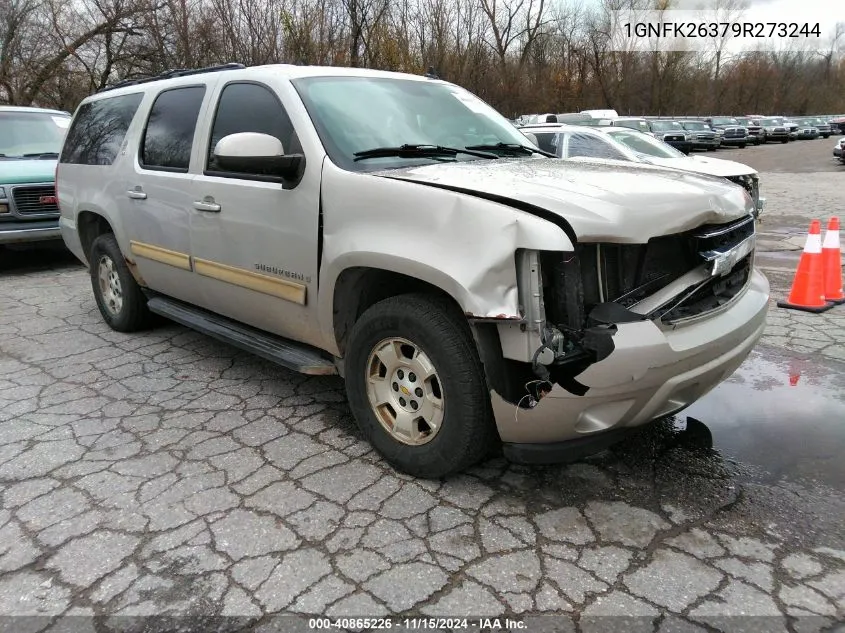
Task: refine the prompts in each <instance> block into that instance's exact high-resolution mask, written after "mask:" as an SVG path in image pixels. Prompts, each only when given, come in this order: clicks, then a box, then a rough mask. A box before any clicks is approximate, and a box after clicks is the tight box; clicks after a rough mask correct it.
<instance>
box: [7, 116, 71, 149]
mask: <svg viewBox="0 0 845 633" xmlns="http://www.w3.org/2000/svg"><path fill="white" fill-rule="evenodd" d="M69 125H70V117H69V116H67V115H64V114H56V113H48V112H15V111H11V112H8V111H7V112H2V111H0V157H4V158H23V157H25V156H26V157H29V156H32V157H38V156H41V155H42V154H58V152H59V151H61V149H62V141H63V140H64V138H65V133H66V132H67V128H68V126H69Z"/></svg>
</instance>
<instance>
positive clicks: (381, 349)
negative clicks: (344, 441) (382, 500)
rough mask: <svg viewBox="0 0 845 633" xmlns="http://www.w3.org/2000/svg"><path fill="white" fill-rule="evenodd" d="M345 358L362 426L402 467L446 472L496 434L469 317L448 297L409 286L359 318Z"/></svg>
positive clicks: (422, 473) (461, 465) (430, 474)
mask: <svg viewBox="0 0 845 633" xmlns="http://www.w3.org/2000/svg"><path fill="white" fill-rule="evenodd" d="M345 365H346V366H345V376H346V393H347V397H348V399H349V406H350V408H351V409H352V413H353V415H354V416H355V420H356V421H357V423H358V426H359V428H360V429H361V432H362V433H363V434H364V435H365V436H366V437H367V439H368V440H369V441H370V443H371V444H372V445H373V447H374V448H375V449H376V450H377V451H378V452H379V453H380V454H381V455H382V456H383V457H384V458H385V459H386V460H387V461H388V462H389V463H390V464H391V465H392V466H394V467H395V468H396V469H398V470H401V471H403V472H405V473H408V474H409V475H413V476H415V477H421V478H440V477H445V476H447V475H450V474H453V473H456V472H459V471H461V470H464V469H466V468H468V467H469V466H472V465H473V464H475V463H477V462H478V461H480V460H481V459H482V458H484V457H485V456H486V455H487V454H488V453H489V452H490V450H491V449H492V448H493V446H494V445H495V443H496V442H497V440H498V433H497V432H496V427H495V424H494V421H493V414H492V407H491V406H490V394H489V391H488V388H487V385H486V380H485V378H484V369H483V367H482V365H481V361H480V360H479V357H478V351H477V349H476V347H475V344H474V342H473V339H472V336H471V333H470V330H469V327H468V326H467V323H466V319H465V318H464V316H463V315H462V314H461V313H460V311H459V310H457V309H455V308H454V306H452V305H451V304H450V303H449V302H448V301H447V300H445V299H442V298H439V297H434V296H430V295H424V294H408V295H401V296H397V297H391V298H389V299H385V300H384V301H380V302H378V303H376V304H375V305H373V306H372V307H370V308H369V309H368V310H367V311H366V312H364V314H362V315H361V317H360V318H359V319H358V320H357V321H356V322H355V325H354V326H353V328H352V331H351V333H350V336H349V343H348V348H347V355H346V363H345ZM429 421H430V422H432V423H431V424H428V422H429Z"/></svg>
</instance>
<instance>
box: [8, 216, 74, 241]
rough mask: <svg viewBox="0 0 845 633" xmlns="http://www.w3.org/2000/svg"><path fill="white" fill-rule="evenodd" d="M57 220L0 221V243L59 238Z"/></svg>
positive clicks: (60, 235)
mask: <svg viewBox="0 0 845 633" xmlns="http://www.w3.org/2000/svg"><path fill="white" fill-rule="evenodd" d="M61 238H62V234H61V231H60V230H59V220H58V219H55V220H29V221H21V222H2V223H0V244H20V243H23V242H41V241H47V240H60V239H61Z"/></svg>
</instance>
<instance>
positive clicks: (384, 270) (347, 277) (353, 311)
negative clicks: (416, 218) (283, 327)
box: [320, 261, 468, 358]
mask: <svg viewBox="0 0 845 633" xmlns="http://www.w3.org/2000/svg"><path fill="white" fill-rule="evenodd" d="M406 264H408V265H402V263H401V262H396V261H393V262H386V261H383V262H380V265H363V264H361V265H349V266H346V267H344V268H342V269H341V270H340V272H339V273H338V274H337V276H336V277H335V278H334V279H333V280H332V283H331V287H330V289H327V290H328V291H327V292H324V293H321V294H322V296H323V300H322V302H321V310H320V311H321V313H322V314H323V315H324V318H322V319H321V322H322V323H324V324H328V326H329V328H330V330H329V332H327V334H328V335H329V338H330V339H331V340H332V341H333V343H334V345H335V347H336V349H335V350H333V353H334V354H335V355H336V356H338V357H340V358H342V357H343V356H344V355H345V352H346V342H347V339H348V336H349V332H350V330H351V329H352V326H353V325H354V324H355V321H357V319H358V318H359V317H360V316H361V315H362V314H363V313H364V312H365V311H366V310H367V309H368V308H369V307H370V306H372V305H374V304H376V303H378V302H379V301H383V300H384V299H388V298H390V297H395V296H399V295H403V294H419V293H422V294H429V295H433V296H439V297H442V298H444V299H446V300H447V301H448V302H449V304H450V305H452V306H453V307H454V308H455V310H456V311H460V312H464V313H465V314H466V310H465V309H464V308H465V305H466V303H467V302H468V297H467V291H466V289H464V288H463V287H462V286H461V285H460V284H459V283H458V282H457V280H455V279H453V278H451V277H449V276H448V275H447V274H446V273H444V272H443V271H439V270H437V269H434V268H431V267H429V266H426V265H424V264H420V263H419V262H406ZM410 264H412V266H411V265H410ZM411 268H413V269H414V273H413V274H411V272H410V270H409V269H411ZM324 327H325V326H324Z"/></svg>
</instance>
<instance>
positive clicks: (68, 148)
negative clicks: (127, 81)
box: [59, 93, 144, 165]
mask: <svg viewBox="0 0 845 633" xmlns="http://www.w3.org/2000/svg"><path fill="white" fill-rule="evenodd" d="M143 96H144V95H143V94H142V93H134V94H128V95H121V96H119V97H110V98H107V99H98V100H96V101H89V102H88V103H84V104H82V106H80V108H79V111H78V112H77V113H76V116H75V117H74V119H73V123H72V124H71V126H70V130H68V133H67V137H66V138H65V142H64V145H63V146H62V155H61V158H60V159H59V160H60V162H62V163H71V164H75V165H111V164H112V162H113V161H114V159H115V157H116V156H117V153H118V152H119V151H120V146H121V144H122V143H123V139H124V137H125V136H126V131H127V130H128V129H129V125H130V123H132V119H133V117H134V116H135V112H136V111H137V110H138V106H139V105H140V104H141V99H142V98H143Z"/></svg>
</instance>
